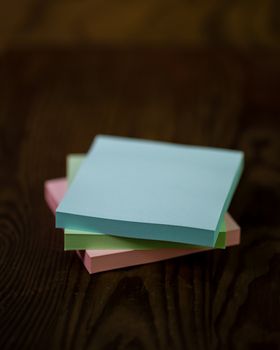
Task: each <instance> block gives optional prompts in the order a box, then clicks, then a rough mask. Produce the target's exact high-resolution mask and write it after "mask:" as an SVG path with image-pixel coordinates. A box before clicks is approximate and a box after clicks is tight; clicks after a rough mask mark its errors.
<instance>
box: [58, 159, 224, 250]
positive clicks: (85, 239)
mask: <svg viewBox="0 0 280 350" xmlns="http://www.w3.org/2000/svg"><path fill="white" fill-rule="evenodd" d="M84 158H85V155H83V154H71V155H69V156H68V157H67V180H68V184H69V185H70V184H71V183H72V181H73V180H74V178H75V175H76V173H77V171H78V170H79V167H80V165H81V164H82V162H83V160H84ZM225 245H226V225H225V222H224V221H222V224H221V227H220V230H219V235H218V238H217V240H216V243H215V248H221V249H222V248H225ZM160 248H178V249H197V248H200V246H197V245H192V244H185V243H177V242H168V241H160V240H147V239H136V238H126V237H119V236H113V235H110V234H102V233H97V232H88V231H81V230H71V229H65V231H64V249H65V250H84V249H134V250H150V249H160Z"/></svg>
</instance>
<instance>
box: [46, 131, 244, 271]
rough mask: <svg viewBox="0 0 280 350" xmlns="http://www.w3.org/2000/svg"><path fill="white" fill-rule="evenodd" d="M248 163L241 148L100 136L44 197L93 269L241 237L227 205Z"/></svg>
mask: <svg viewBox="0 0 280 350" xmlns="http://www.w3.org/2000/svg"><path fill="white" fill-rule="evenodd" d="M242 169H243V154H242V153H241V152H238V151H229V150H219V149H209V148H203V147H191V146H182V145H173V144H167V143H158V142H151V141H149V142H148V141H142V140H131V139H125V138H118V137H108V136H99V137H97V138H96V139H95V141H94V143H93V145H92V147H91V149H90V151H89V153H88V155H87V156H84V155H72V156H69V157H68V160H67V178H68V183H69V188H68V190H67V180H66V179H57V180H50V181H48V182H46V185H45V198H46V201H47V203H48V204H49V206H50V208H51V209H52V210H53V212H54V211H55V210H56V208H57V206H58V208H57V210H56V219H57V226H58V227H62V228H64V230H65V232H64V237H65V249H66V250H78V254H79V256H80V257H81V258H82V260H83V261H84V264H85V266H86V268H87V270H88V271H89V272H90V273H94V272H99V271H105V270H109V269H115V268H120V267H125V266H131V265H137V264H143V263H148V262H153V261H159V260H163V259H169V258H171V257H176V256H180V255H185V254H191V253H195V252H200V251H203V250H208V249H211V248H225V246H230V245H235V244H239V241H240V228H239V227H238V225H237V224H236V223H235V222H234V220H233V219H232V218H231V217H230V215H229V214H226V211H227V209H228V206H229V204H230V200H231V198H232V195H233V193H234V191H235V188H236V186H237V183H238V181H239V178H240V175H241V172H242ZM64 194H65V196H64ZM59 203H60V204H59Z"/></svg>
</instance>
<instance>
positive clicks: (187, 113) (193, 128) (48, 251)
mask: <svg viewBox="0 0 280 350" xmlns="http://www.w3.org/2000/svg"><path fill="white" fill-rule="evenodd" d="M279 62H280V53H279V52H267V53H266V54H262V53H259V52H257V51H256V52H252V51H250V52H248V53H246V52H236V51H222V50H220V51H219V50H216V51H214V50H204V51H203V50H201V51H199V50H192V51H190V50H189V51H188V50H183V49H175V48H174V49H149V48H147V47H146V48H145V47H143V48H138V49H125V48H118V49H117V48H115V49H113V48H111V49H108V48H105V47H98V48H95V49H92V48H85V47H84V48H82V47H81V48H80V49H75V50H71V49H70V48H69V49H58V48H55V47H49V48H44V49H39V48H37V49H33V50H32V49H14V50H10V51H8V52H6V53H4V54H2V56H1V57H0V76H1V80H0V91H1V93H0V157H1V168H0V186H1V190H0V217H1V220H0V239H1V245H0V249H1V253H0V270H1V279H0V348H1V349H94V350H96V349H97V350H98V349H192V350H194V349H279V348H280V298H279V296H280V236H279V235H280V226H279V215H280V214H279V210H280V206H279V203H280V202H279V200H280V176H279V175H280V174H279V173H280V167H279V156H280V137H279V136H280V133H279V117H280V103H279V102H280V101H279V96H280V64H279ZM100 133H103V134H114V135H123V136H131V137H139V138H147V139H154V140H163V141H171V142H178V143H184V144H192V145H206V146H215V147H227V148H234V149H241V150H243V151H244V152H245V156H246V167H245V172H244V175H243V177H242V180H241V182H240V185H239V188H238V190H237V192H236V194H235V197H234V200H233V202H232V204H231V207H230V212H231V214H232V215H233V217H234V218H235V219H236V220H237V222H238V223H239V224H240V225H241V227H242V243H241V245H240V246H239V247H233V248H229V249H227V250H225V251H217V250H215V251H211V252H204V253H200V254H194V255H190V256H186V257H181V258H176V259H172V260H168V261H165V262H159V263H154V264H148V265H143V266H137V267H130V268H125V269H120V270H116V271H109V272H104V273H99V274H96V275H91V276H90V275H89V274H88V273H87V272H86V270H85V269H84V267H83V265H82V264H81V262H80V261H79V259H78V257H77V256H76V254H75V253H74V252H64V251H63V234H62V231H59V230H55V228H54V226H55V223H54V217H53V215H52V214H51V212H50V211H49V209H48V208H47V206H46V204H45V202H44V196H43V185H44V181H45V180H47V179H52V178H57V177H62V176H64V175H65V157H66V155H67V154H69V153H75V152H86V151H87V150H88V148H89V146H90V144H91V141H92V139H93V137H94V136H95V135H96V134H100Z"/></svg>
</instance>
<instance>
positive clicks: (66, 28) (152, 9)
mask: <svg viewBox="0 0 280 350" xmlns="http://www.w3.org/2000/svg"><path fill="white" fill-rule="evenodd" d="M1 5H2V6H1V14H2V16H1V21H0V49H1V48H2V49H3V48H5V47H15V46H17V47H22V46H23V47H30V46H39V47H40V46H42V45H58V46H61V45H68V46H73V45H78V46H80V45H92V44H104V43H106V44H108V45H124V46H139V45H144V46H145V45H151V46H164V47H166V46H172V47H174V46H175V47H178V46H179V47H200V48H204V47H234V48H239V49H241V48H245V49H248V48H250V49H255V48H260V47H261V48H265V49H267V48H271V49H279V47H280V30H279V28H280V27H279V23H280V8H279V1H278V0H254V1H253V2H252V1H250V0H231V1H222V0H200V1H180V0H172V1H170V0H134V1H120V0H107V1H91V0H83V1H69V0H55V1H54V0H46V1H43V2H42V1H35V0H10V1H6V2H3V4H1Z"/></svg>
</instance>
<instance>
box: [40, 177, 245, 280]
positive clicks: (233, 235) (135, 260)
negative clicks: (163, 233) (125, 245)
mask: <svg viewBox="0 0 280 350" xmlns="http://www.w3.org/2000/svg"><path fill="white" fill-rule="evenodd" d="M66 191H67V180H66V179H65V178H61V179H54V180H49V181H46V182H45V200H46V202H47V204H48V206H49V208H50V209H51V211H52V212H53V213H54V214H55V210H56V208H57V206H58V204H59V203H60V201H61V200H62V198H63V196H64V194H65V192H66ZM225 223H226V245H227V246H228V247H229V246H234V245H238V244H239V243H240V227H239V226H238V225H237V223H236V222H235V221H234V220H233V218H232V217H231V216H230V214H228V213H227V214H226V215H225ZM211 249H212V248H197V249H175V248H173V249H153V250H132V249H125V250H120V249H118V250H83V251H77V254H78V255H79V257H80V258H81V260H82V261H83V263H84V265H85V267H86V269H87V270H88V272H89V273H97V272H101V271H108V270H114V269H119V268H122V267H127V266H133V265H141V264H147V263H151V262H156V261H160V260H166V259H170V258H175V257H179V256H182V255H188V254H194V253H199V252H202V251H207V250H211Z"/></svg>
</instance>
